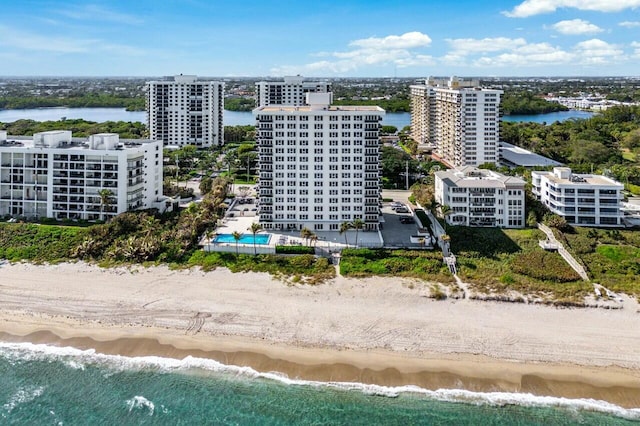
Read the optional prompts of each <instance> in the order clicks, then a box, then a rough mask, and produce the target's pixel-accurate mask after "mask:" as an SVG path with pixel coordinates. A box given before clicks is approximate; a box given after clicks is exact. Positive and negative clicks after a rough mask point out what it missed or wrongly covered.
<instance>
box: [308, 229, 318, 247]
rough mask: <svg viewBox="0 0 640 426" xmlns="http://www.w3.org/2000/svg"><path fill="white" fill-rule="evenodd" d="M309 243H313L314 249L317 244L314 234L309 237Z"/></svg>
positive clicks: (316, 237)
mask: <svg viewBox="0 0 640 426" xmlns="http://www.w3.org/2000/svg"><path fill="white" fill-rule="evenodd" d="M311 242H313V246H314V247H315V246H316V245H317V244H318V236H317V235H316V234H315V233H314V232H312V233H311V235H310V236H309V243H311Z"/></svg>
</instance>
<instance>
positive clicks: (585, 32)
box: [0, 0, 640, 77]
mask: <svg viewBox="0 0 640 426" xmlns="http://www.w3.org/2000/svg"><path fill="white" fill-rule="evenodd" d="M2 15H3V16H2V20H0V61H1V62H2V63H3V65H4V66H3V69H2V71H0V74H1V75H4V76H162V75H174V74H180V73H184V74H198V75H202V76H220V77H245V76H247V77H250V76H284V75H295V74H302V75H304V76H308V77H412V76H428V75H438V76H445V75H460V76H470V75H472V76H638V75H639V74H640V72H639V70H640V0H504V1H481V2H479V1H474V0H459V1H456V2H443V1H429V0H406V1H404V2H402V3H399V4H398V3H392V2H388V1H381V0H366V1H365V0H344V1H342V2H339V3H338V2H331V1H327V0H319V1H315V2H313V4H310V3H307V2H299V1H293V0H290V1H255V0H246V1H242V2H208V1H206V0H182V1H179V0H166V1H158V0H136V1H135V2H131V1H124V0H105V1H95V2H82V1H76V2H68V1H64V2H63V1H60V0H22V1H20V2H11V3H8V4H4V5H3V14H2Z"/></svg>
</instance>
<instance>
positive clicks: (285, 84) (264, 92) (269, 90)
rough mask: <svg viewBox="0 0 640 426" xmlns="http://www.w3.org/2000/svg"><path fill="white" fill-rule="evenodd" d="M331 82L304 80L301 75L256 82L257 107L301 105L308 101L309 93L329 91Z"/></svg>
mask: <svg viewBox="0 0 640 426" xmlns="http://www.w3.org/2000/svg"><path fill="white" fill-rule="evenodd" d="M330 91H331V83H328V82H324V81H304V79H303V77H301V76H299V75H298V76H289V77H285V78H284V81H258V82H256V94H255V99H256V107H261V106H268V105H292V106H301V105H305V103H306V95H307V93H328V92H330Z"/></svg>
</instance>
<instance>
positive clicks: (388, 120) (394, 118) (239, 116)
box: [0, 108, 411, 129]
mask: <svg viewBox="0 0 640 426" xmlns="http://www.w3.org/2000/svg"><path fill="white" fill-rule="evenodd" d="M63 117H64V118H66V119H79V118H81V119H83V120H87V121H95V122H98V123H101V122H104V121H132V122H140V123H145V122H146V121H147V117H146V112H144V111H127V110H125V109H124V108H32V109H5V110H0V123H12V122H14V121H17V120H35V121H57V120H60V119H62V118H63ZM410 123H411V115H410V114H409V113H408V112H398V113H387V115H386V116H385V119H384V120H383V121H382V124H383V125H390V126H396V127H397V128H398V129H402V128H403V127H404V126H408V125H409V124H410ZM224 125H225V126H246V125H251V126H253V125H255V119H254V118H253V115H252V114H251V112H250V111H228V110H225V111H224Z"/></svg>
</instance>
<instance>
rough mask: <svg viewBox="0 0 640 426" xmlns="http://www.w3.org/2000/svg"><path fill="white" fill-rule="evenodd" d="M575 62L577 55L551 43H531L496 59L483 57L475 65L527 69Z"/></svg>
mask: <svg viewBox="0 0 640 426" xmlns="http://www.w3.org/2000/svg"><path fill="white" fill-rule="evenodd" d="M574 60H575V55H574V54H573V53H571V52H567V51H565V50H563V49H560V48H558V47H554V46H552V45H550V44H549V43H531V44H525V45H522V46H519V47H516V48H514V49H513V50H512V51H510V52H506V53H502V54H500V55H498V56H495V57H488V56H483V57H481V58H479V59H476V60H475V61H474V62H473V65H475V66H479V67H489V66H491V67H525V66H540V65H562V64H568V63H570V62H572V61H574Z"/></svg>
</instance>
